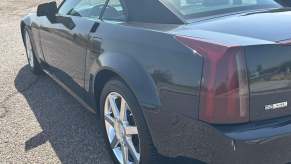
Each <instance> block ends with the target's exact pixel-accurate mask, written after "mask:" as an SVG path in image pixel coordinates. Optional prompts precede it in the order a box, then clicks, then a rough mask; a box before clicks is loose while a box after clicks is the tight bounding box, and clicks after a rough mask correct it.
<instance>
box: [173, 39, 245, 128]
mask: <svg viewBox="0 0 291 164" xmlns="http://www.w3.org/2000/svg"><path fill="white" fill-rule="evenodd" d="M177 40H179V41H180V42H182V43H183V44H185V45H186V46H188V47H190V48H191V49H193V50H195V51H197V53H199V54H200V55H201V56H203V58H204V64H203V77H202V84H201V93H200V111H199V119H200V120H203V121H206V122H209V123H213V124H230V123H244V122H247V121H249V86H248V78H247V68H246V63H245V56H244V51H243V49H242V48H240V47H228V46H224V45H220V44H214V43H208V42H205V41H202V40H197V39H193V38H188V37H179V36H178V37H177Z"/></svg>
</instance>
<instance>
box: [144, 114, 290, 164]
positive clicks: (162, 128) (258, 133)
mask: <svg viewBox="0 0 291 164" xmlns="http://www.w3.org/2000/svg"><path fill="white" fill-rule="evenodd" d="M145 115H146V119H147V122H148V126H149V129H150V131H151V135H152V137H153V142H154V144H155V146H156V147H157V149H158V151H159V152H160V153H161V154H162V155H164V156H167V157H186V158H191V159H195V160H199V161H202V162H205V163H216V164H217V163H218V164H219V163H222V164H227V163H231V164H233V163H238V164H240V163H241V164H246V163H248V164H249V163H250V164H251V163H254V164H257V163H264V164H268V163H270V164H274V163H276V164H281V163H282V164H286V163H288V162H291V118H284V119H279V120H272V121H268V122H260V123H252V124H248V125H237V126H228V127H227V126H211V125H208V124H206V123H204V122H201V121H198V120H196V119H193V118H189V117H187V116H183V115H179V114H176V113H169V112H165V113H164V112H158V113H157V112H155V113H153V112H145Z"/></svg>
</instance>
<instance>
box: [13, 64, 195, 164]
mask: <svg viewBox="0 0 291 164" xmlns="http://www.w3.org/2000/svg"><path fill="white" fill-rule="evenodd" d="M15 87H16V88H17V90H18V91H19V92H20V93H21V94H22V95H23V96H24V97H25V98H26V100H27V102H28V104H29V106H30V109H31V110H32V112H33V113H34V115H35V118H36V119H37V121H38V122H39V124H40V126H41V128H42V132H40V133H39V134H36V135H35V136H33V137H32V138H30V139H28V140H27V141H26V142H25V150H26V151H29V150H32V149H35V148H37V147H39V146H41V145H42V144H44V143H46V142H49V143H50V144H51V146H52V148H53V150H54V151H55V153H56V155H57V156H58V158H59V160H60V161H61V162H62V163H100V164H107V163H108V164H109V163H112V160H111V158H110V156H109V154H108V152H107V151H106V149H105V144H104V139H103V134H102V132H101V130H100V129H101V127H100V125H99V123H98V119H96V116H95V115H94V114H92V113H90V112H88V111H86V109H84V108H83V107H82V106H81V105H80V104H79V103H77V101H75V100H74V98H72V97H71V96H70V95H69V94H67V93H66V91H64V90H63V89H62V88H61V87H59V86H58V85H57V84H56V83H55V82H53V81H52V80H51V79H49V78H48V77H47V76H45V75H42V76H38V77H37V76H34V75H33V74H32V73H31V72H30V69H29V67H28V66H25V67H23V68H22V69H21V70H20V71H19V73H18V75H17V77H16V79H15ZM158 163H161V164H164V163H165V164H176V163H178V164H196V163H197V162H196V161H193V160H189V159H184V158H177V159H167V158H164V159H163V161H160V162H158Z"/></svg>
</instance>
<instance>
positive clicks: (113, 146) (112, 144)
mask: <svg viewBox="0 0 291 164" xmlns="http://www.w3.org/2000/svg"><path fill="white" fill-rule="evenodd" d="M118 144H119V141H118V139H117V137H116V136H114V138H113V140H112V141H111V143H110V145H111V148H112V149H114V148H116V147H117V145H118Z"/></svg>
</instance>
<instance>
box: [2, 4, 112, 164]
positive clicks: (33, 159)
mask: <svg viewBox="0 0 291 164" xmlns="http://www.w3.org/2000/svg"><path fill="white" fill-rule="evenodd" d="M43 1H44V0H1V1H0V163H1V164H2V163H100V164H110V163H112V161H111V159H110V157H109V155H108V153H107V151H106V150H105V148H104V140H103V137H102V134H101V132H100V130H98V129H100V127H98V124H97V120H96V118H95V115H93V114H91V113H90V112H87V111H86V110H84V108H83V107H82V106H81V105H80V104H78V103H77V102H76V101H75V100H74V99H73V98H72V97H71V96H70V95H68V94H67V93H66V92H65V91H64V90H63V89H62V88H61V87H59V86H58V85H57V84H56V83H55V82H53V81H52V80H51V79H49V78H48V77H47V76H40V77H36V76H34V75H33V74H32V73H30V71H29V68H28V66H27V62H26V56H25V52H24V48H23V45H22V42H21V36H20V28H19V24H20V19H21V17H22V16H23V15H25V14H27V13H28V12H30V11H32V10H34V9H35V6H36V5H37V4H38V3H41V2H43Z"/></svg>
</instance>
